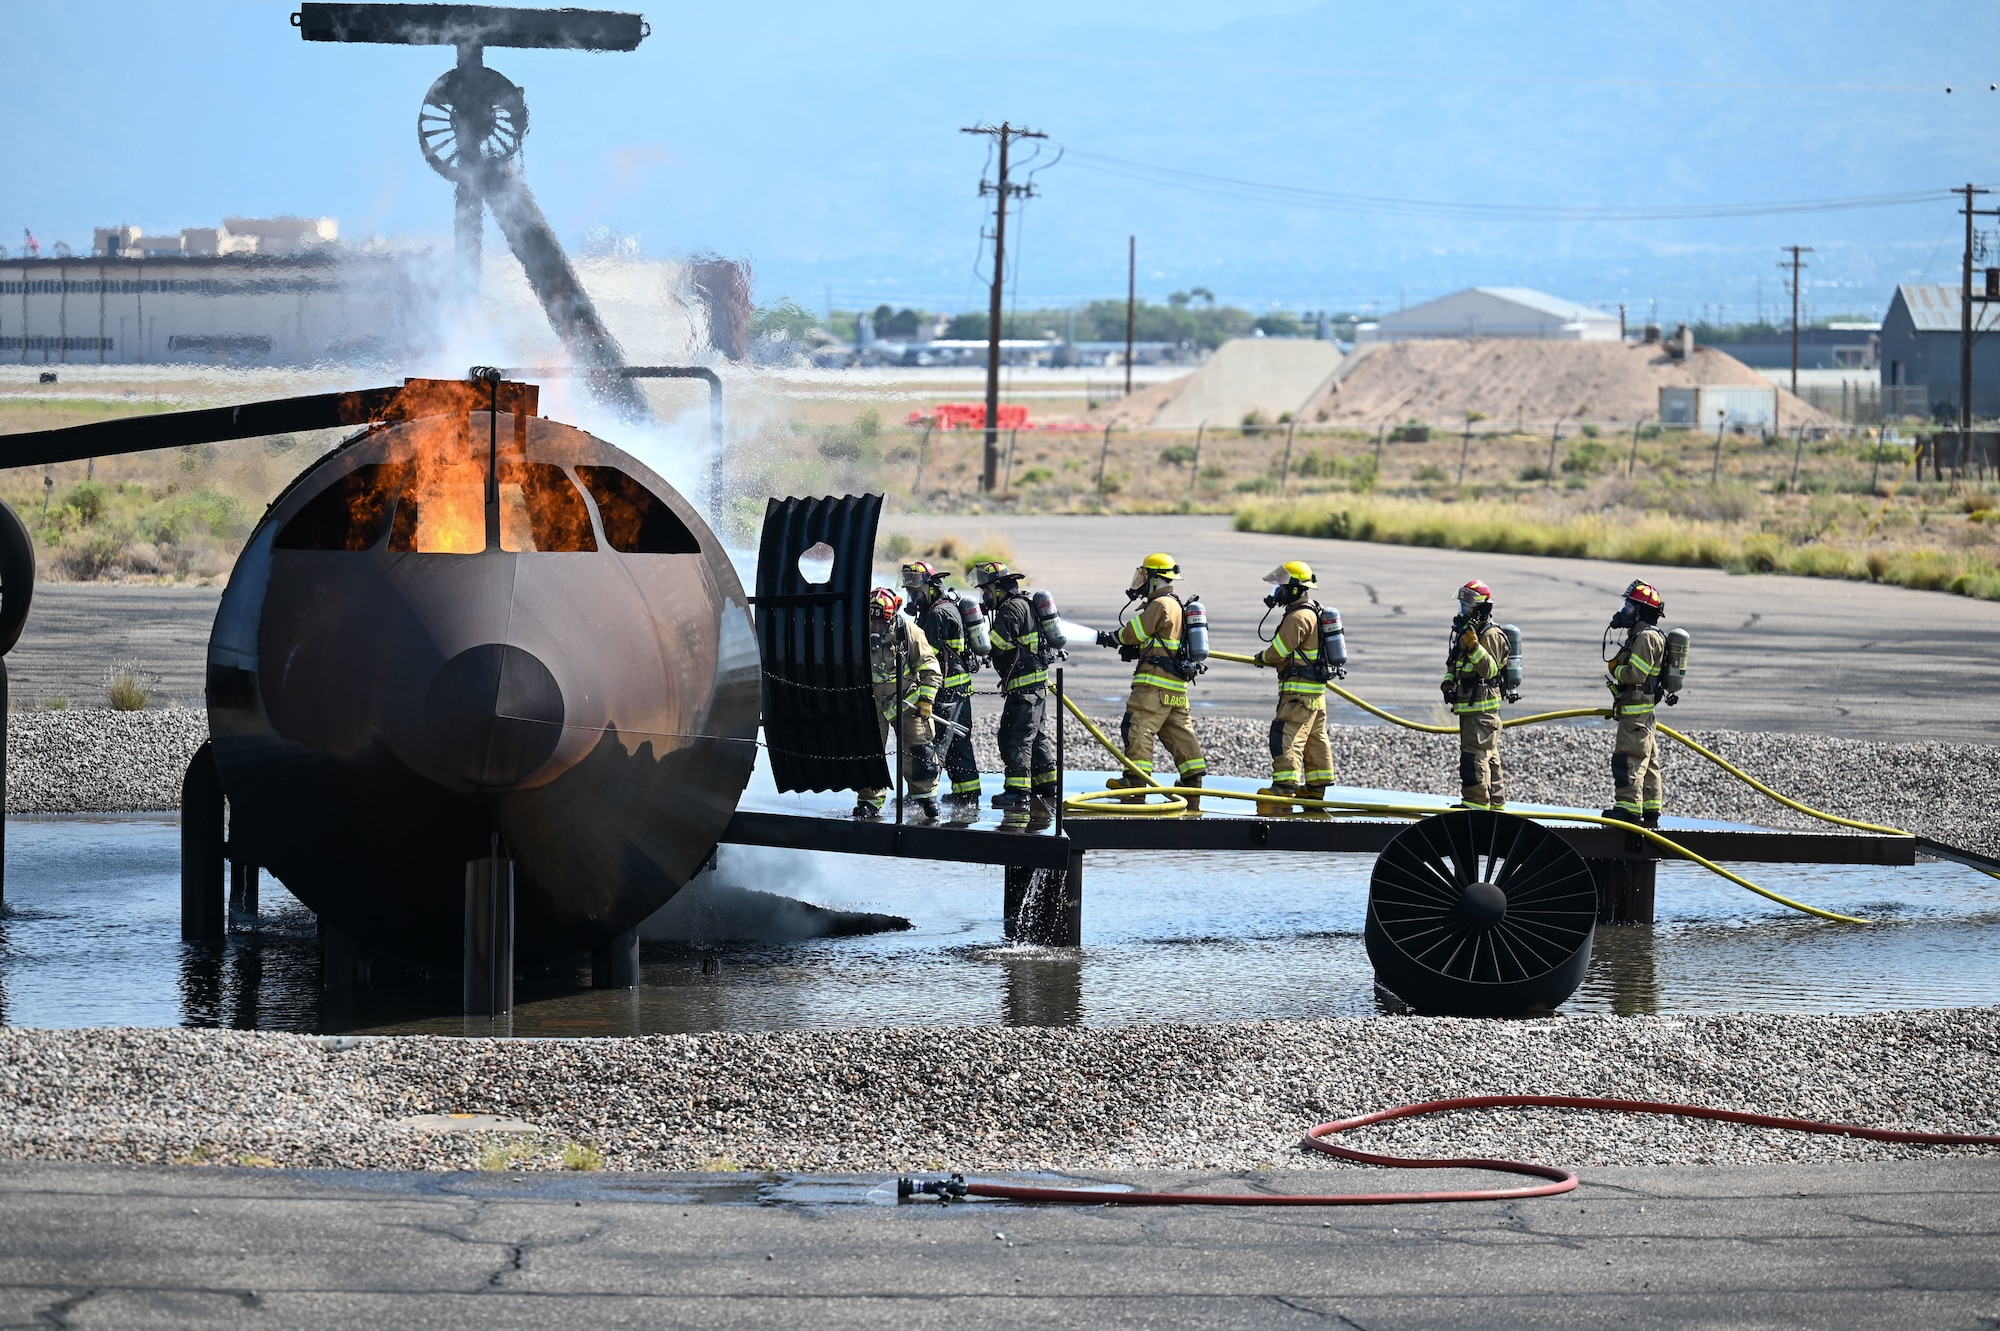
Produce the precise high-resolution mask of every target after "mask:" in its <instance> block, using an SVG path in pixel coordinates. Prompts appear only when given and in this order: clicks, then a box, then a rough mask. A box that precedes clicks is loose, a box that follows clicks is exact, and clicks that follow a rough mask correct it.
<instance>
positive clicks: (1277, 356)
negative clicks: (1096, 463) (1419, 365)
mask: <svg viewBox="0 0 2000 1331" xmlns="http://www.w3.org/2000/svg"><path fill="white" fill-rule="evenodd" d="M1339 365H1340V348H1338V347H1336V346H1335V345H1334V344H1333V343H1331V342H1317V341H1313V340H1311V339H1308V338H1292V337H1234V338H1231V339H1230V340H1229V341H1227V342H1224V343H1223V344H1222V346H1221V347H1220V348H1218V349H1217V350H1216V353H1215V355H1214V356H1212V357H1210V358H1209V362H1208V364H1206V365H1204V366H1202V367H1201V369H1200V371H1199V372H1197V373H1196V374H1195V376H1194V377H1193V378H1192V379H1190V380H1188V381H1187V384H1186V386H1185V387H1183V388H1182V389H1181V391H1180V392H1179V393H1177V394H1175V395H1174V400H1173V401H1171V402H1169V403H1167V404H1166V405H1165V406H1164V407H1162V408H1161V409H1160V414H1159V415H1157V416H1155V417H1153V421H1152V423H1153V424H1154V425H1155V426H1157V427H1159V428H1161V429H1169V430H1172V429H1182V430H1191V429H1194V428H1195V427H1196V426H1198V425H1200V424H1201V423H1202V422H1203V421H1207V422H1208V423H1209V424H1211V425H1220V426H1236V425H1240V424H1242V423H1243V420H1244V418H1245V417H1246V416H1248V415H1249V414H1250V413H1251V412H1257V413H1259V414H1261V415H1262V416H1263V418H1264V419H1265V420H1267V421H1275V420H1277V419H1278V418H1279V417H1280V416H1282V415H1284V414H1285V413H1287V412H1296V411H1298V409H1299V408H1300V407H1301V406H1302V405H1303V404H1305V403H1307V402H1310V401H1311V400H1312V399H1313V398H1314V397H1316V396H1317V395H1318V394H1319V392H1320V390H1321V389H1323V388H1324V387H1325V386H1326V384H1327V381H1328V380H1329V379H1330V378H1332V376H1333V372H1334V371H1335V370H1336V369H1337V368H1338V367H1339Z"/></svg>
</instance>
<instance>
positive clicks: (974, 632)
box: [952, 596, 993, 656]
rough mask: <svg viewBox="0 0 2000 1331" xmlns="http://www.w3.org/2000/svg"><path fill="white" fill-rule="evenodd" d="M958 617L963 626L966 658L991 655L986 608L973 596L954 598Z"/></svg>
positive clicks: (991, 644)
mask: <svg viewBox="0 0 2000 1331" xmlns="http://www.w3.org/2000/svg"><path fill="white" fill-rule="evenodd" d="M952 599H953V600H954V601H956V602H957V603H958V617H959V619H960V621H962V622H963V623H964V625H965V652H966V655H968V656H991V655H993V639H992V638H991V637H989V636H988V635H987V632H986V608H985V607H984V606H982V605H980V604H979V599H978V598H977V597H973V596H954V597H953V598H952Z"/></svg>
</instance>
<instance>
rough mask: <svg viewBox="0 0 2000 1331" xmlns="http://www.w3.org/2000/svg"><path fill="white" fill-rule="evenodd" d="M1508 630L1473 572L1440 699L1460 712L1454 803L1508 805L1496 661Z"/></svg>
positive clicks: (1455, 622)
mask: <svg viewBox="0 0 2000 1331" xmlns="http://www.w3.org/2000/svg"><path fill="white" fill-rule="evenodd" d="M1506 660H1507V635H1506V634H1505V633H1503V632H1501V631H1500V628H1499V626H1498V625H1496V624H1495V623H1494V622H1493V589H1492V588H1491V587H1488V586H1487V585H1486V584H1485V583H1483V582H1481V581H1479V580H1478V579H1477V578H1474V579H1473V580H1472V581H1471V582H1468V583H1466V584H1465V585H1464V586H1463V587H1460V588H1459V589H1458V613H1457V614H1456V615H1455V616H1454V617H1453V619H1452V621H1451V646H1450V647H1449V649H1448V650H1447V651H1446V653H1445V660H1444V685H1443V688H1444V700H1445V703H1446V705H1447V706H1449V707H1450V708H1451V710H1452V711H1453V712H1455V713H1457V714H1458V785H1459V799H1460V802H1459V803H1458V804H1457V805H1454V806H1453V807H1454V808H1464V809H1500V808H1504V807H1506V802H1507V795H1506V788H1505V786H1504V784H1503V781H1502V776H1501V770H1500V700H1501V697H1502V696H1503V695H1502V690H1501V684H1500V667H1501V666H1502V665H1503V664H1504V663H1505V662H1506Z"/></svg>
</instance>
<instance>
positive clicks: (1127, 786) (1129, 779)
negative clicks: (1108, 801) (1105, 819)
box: [1104, 772, 1153, 804]
mask: <svg viewBox="0 0 2000 1331" xmlns="http://www.w3.org/2000/svg"><path fill="white" fill-rule="evenodd" d="M1104 784H1105V786H1106V787H1107V788H1109V789H1111V790H1144V789H1146V787H1148V786H1150V785H1152V784H1153V783H1152V782H1150V781H1148V780H1146V778H1145V777H1143V776H1140V775H1139V774H1138V773H1137V772H1120V773H1119V774H1118V775H1117V776H1114V777H1112V778H1111V779H1110V780H1109V781H1106V782H1105V783H1104ZM1118 802H1119V803H1120V804H1144V803H1145V802H1146V797H1145V796H1144V795H1120V796H1119V797H1118Z"/></svg>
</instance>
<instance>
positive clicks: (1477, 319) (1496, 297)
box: [1360, 287, 1623, 342]
mask: <svg viewBox="0 0 2000 1331" xmlns="http://www.w3.org/2000/svg"><path fill="white" fill-rule="evenodd" d="M1622 336H1623V330H1622V329H1620V328H1619V326H1618V317H1617V316H1616V315H1611V314H1605V313H1603V312H1601V311H1599V310H1593V309H1591V308H1590V307H1589V306H1587V305H1579V304H1577V303H1576V302H1575V301H1571V300H1564V299H1563V298H1562V297H1560V296H1551V295H1549V294H1548V293H1547V292H1544V291H1535V290H1532V289H1530V288H1528V287H1467V288H1466V289H1465V290H1463V291H1459V292H1455V293H1453V294H1452V295H1449V296H1441V297H1439V298H1438V299H1437V300H1432V301H1425V302H1424V303H1423V304H1422V305H1412V306H1411V307H1410V308H1409V309H1407V310H1399V311H1397V312H1396V313H1394V314H1385V315H1383V316H1382V317H1381V319H1380V320H1378V321H1377V323H1376V325H1375V327H1374V329H1373V330H1372V331H1371V330H1370V329H1369V328H1368V327H1367V326H1365V325H1364V326H1363V327H1362V329H1361V331H1360V338H1361V340H1362V341H1365V342H1402V341H1407V340H1409V339H1412V338H1439V337H1462V338H1475V337H1532V338H1543V339H1547V340H1554V341H1564V342H1616V341H1618V340H1619V338H1620V337H1622Z"/></svg>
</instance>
